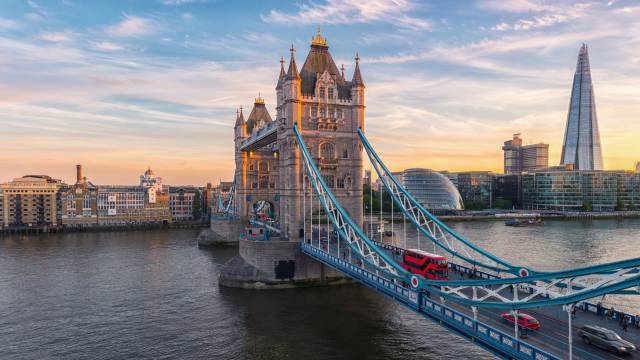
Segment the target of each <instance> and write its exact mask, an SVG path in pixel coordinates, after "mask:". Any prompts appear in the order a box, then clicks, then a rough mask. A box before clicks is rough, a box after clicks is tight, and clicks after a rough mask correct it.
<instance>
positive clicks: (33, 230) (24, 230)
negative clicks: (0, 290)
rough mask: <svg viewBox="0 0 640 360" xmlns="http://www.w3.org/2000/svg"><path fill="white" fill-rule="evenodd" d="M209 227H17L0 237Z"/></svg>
mask: <svg viewBox="0 0 640 360" xmlns="http://www.w3.org/2000/svg"><path fill="white" fill-rule="evenodd" d="M208 226H209V223H208V222H203V221H181V222H172V223H168V224H160V223H157V224H156V223H150V224H135V225H129V224H128V225H104V226H87V227H62V226H57V227H47V226H43V227H19V228H4V229H0V236H6V235H14V234H16V235H29V234H58V233H76V232H120V231H133V230H161V229H200V228H206V227H208Z"/></svg>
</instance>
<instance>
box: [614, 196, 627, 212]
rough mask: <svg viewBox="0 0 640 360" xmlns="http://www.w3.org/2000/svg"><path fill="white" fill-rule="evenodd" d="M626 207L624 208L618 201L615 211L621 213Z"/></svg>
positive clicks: (620, 201)
mask: <svg viewBox="0 0 640 360" xmlns="http://www.w3.org/2000/svg"><path fill="white" fill-rule="evenodd" d="M625 209H626V207H625V206H624V203H623V202H622V200H620V199H618V202H617V203H616V210H617V211H622V210H625Z"/></svg>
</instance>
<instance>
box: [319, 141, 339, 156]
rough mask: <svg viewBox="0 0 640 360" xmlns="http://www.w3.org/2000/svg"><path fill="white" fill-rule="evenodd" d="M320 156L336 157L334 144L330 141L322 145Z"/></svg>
mask: <svg viewBox="0 0 640 360" xmlns="http://www.w3.org/2000/svg"><path fill="white" fill-rule="evenodd" d="M320 156H321V157H322V158H324V159H335V158H336V155H335V150H334V147H333V144H332V143H330V142H326V143H323V144H322V145H320Z"/></svg>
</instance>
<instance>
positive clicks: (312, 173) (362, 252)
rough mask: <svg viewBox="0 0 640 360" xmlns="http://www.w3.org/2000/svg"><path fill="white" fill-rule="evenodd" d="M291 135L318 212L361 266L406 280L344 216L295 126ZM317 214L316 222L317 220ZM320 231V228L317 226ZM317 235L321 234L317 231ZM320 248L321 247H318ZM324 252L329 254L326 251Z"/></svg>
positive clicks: (402, 273)
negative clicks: (314, 195) (296, 144)
mask: <svg viewBox="0 0 640 360" xmlns="http://www.w3.org/2000/svg"><path fill="white" fill-rule="evenodd" d="M293 130H294V133H295V135H296V139H297V142H298V148H299V149H300V153H301V155H302V156H301V158H302V160H303V161H302V162H303V166H304V168H305V170H306V173H307V175H308V176H309V183H310V184H311V185H312V188H313V190H314V191H315V193H316V195H317V196H318V210H319V209H320V206H322V207H323V208H324V211H325V214H326V216H327V217H328V219H329V220H330V221H331V222H332V224H333V226H334V228H335V229H336V231H337V232H338V234H339V237H340V238H342V239H343V240H344V241H345V242H346V244H347V245H349V247H351V249H352V250H353V251H354V252H355V255H356V256H358V257H360V258H361V259H362V260H363V261H364V262H366V263H367V264H369V265H371V266H373V267H374V268H375V269H376V271H381V272H383V273H385V274H387V275H388V276H390V277H391V278H394V279H400V280H403V281H405V280H407V279H408V273H407V272H406V270H404V269H403V268H402V266H400V265H398V264H397V263H396V262H395V261H394V260H393V259H392V258H391V257H390V256H389V255H388V254H386V253H385V252H384V251H382V250H381V249H380V248H378V246H377V245H375V244H374V243H373V241H371V240H370V239H369V238H368V237H367V236H366V235H365V234H364V232H363V231H362V229H361V228H360V227H359V226H358V225H356V224H355V223H354V222H353V220H352V219H351V218H350V217H349V215H348V214H347V212H346V211H345V210H344V209H343V208H342V206H341V205H340V203H339V202H338V200H337V199H336V198H335V196H334V195H333V193H332V192H331V191H330V190H329V187H328V186H327V184H326V182H325V181H324V179H323V177H322V175H321V173H320V170H318V168H317V166H316V165H315V163H314V162H313V159H312V157H311V154H310V153H309V149H308V148H307V145H306V144H305V142H304V140H303V139H302V135H301V134H300V131H299V130H298V126H297V125H294V128H293ZM319 215H320V214H318V221H319V218H320V216H319ZM318 229H320V226H318ZM318 235H320V230H319V231H318ZM320 248H322V247H320ZM327 250H329V249H328V248H327Z"/></svg>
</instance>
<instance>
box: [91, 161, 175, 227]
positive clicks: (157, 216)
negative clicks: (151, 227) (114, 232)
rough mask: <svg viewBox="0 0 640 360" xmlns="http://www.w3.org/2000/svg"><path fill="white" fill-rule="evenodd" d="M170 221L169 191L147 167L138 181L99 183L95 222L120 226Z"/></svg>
mask: <svg viewBox="0 0 640 360" xmlns="http://www.w3.org/2000/svg"><path fill="white" fill-rule="evenodd" d="M169 222H171V212H170V210H169V194H168V191H167V190H166V189H164V187H163V186H162V179H161V178H158V177H156V176H155V174H154V173H153V171H152V170H151V169H147V171H145V173H144V175H142V176H140V185H137V186H136V185H133V186H122V185H101V186H99V187H98V224H99V225H101V226H122V225H141V224H167V223H169Z"/></svg>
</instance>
